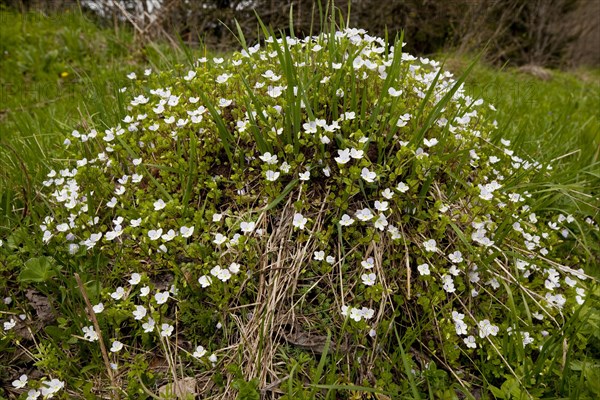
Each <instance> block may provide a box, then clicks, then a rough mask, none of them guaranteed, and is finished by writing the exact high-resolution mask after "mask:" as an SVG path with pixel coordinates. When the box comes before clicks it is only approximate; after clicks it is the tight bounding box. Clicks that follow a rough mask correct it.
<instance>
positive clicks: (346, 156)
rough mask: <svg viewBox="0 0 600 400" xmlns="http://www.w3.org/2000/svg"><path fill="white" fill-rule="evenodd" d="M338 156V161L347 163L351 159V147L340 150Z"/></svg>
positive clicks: (336, 158)
mask: <svg viewBox="0 0 600 400" xmlns="http://www.w3.org/2000/svg"><path fill="white" fill-rule="evenodd" d="M337 152H338V157H335V162H337V163H338V164H346V163H347V162H348V161H350V150H349V149H345V150H338V151H337Z"/></svg>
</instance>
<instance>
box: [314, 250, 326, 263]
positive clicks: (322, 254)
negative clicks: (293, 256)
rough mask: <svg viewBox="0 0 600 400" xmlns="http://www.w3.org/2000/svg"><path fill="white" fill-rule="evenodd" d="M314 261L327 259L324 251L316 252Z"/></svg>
mask: <svg viewBox="0 0 600 400" xmlns="http://www.w3.org/2000/svg"><path fill="white" fill-rule="evenodd" d="M313 259H315V260H316V261H323V260H324V259H325V252H324V251H323V250H321V251H315V253H314V254H313Z"/></svg>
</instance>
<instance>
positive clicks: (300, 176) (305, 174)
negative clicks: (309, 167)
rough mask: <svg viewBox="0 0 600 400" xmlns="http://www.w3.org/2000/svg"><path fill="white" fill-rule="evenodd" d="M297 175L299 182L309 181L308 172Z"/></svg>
mask: <svg viewBox="0 0 600 400" xmlns="http://www.w3.org/2000/svg"><path fill="white" fill-rule="evenodd" d="M298 175H299V178H300V180H301V181H307V180H309V179H310V171H305V172H301V173H300V174H298Z"/></svg>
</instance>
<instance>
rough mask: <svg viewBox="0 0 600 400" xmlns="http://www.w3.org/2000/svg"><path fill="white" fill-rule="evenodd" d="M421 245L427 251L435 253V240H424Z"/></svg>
mask: <svg viewBox="0 0 600 400" xmlns="http://www.w3.org/2000/svg"><path fill="white" fill-rule="evenodd" d="M423 246H424V247H425V251H429V252H432V253H435V252H436V251H437V249H438V248H437V244H436V243H435V240H433V239H429V240H426V241H424V242H423Z"/></svg>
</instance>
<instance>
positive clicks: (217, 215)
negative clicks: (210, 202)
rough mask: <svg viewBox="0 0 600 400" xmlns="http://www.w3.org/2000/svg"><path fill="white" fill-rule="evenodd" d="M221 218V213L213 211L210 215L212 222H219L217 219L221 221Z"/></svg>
mask: <svg viewBox="0 0 600 400" xmlns="http://www.w3.org/2000/svg"><path fill="white" fill-rule="evenodd" d="M221 218H223V214H217V213H215V214H213V216H212V221H213V222H219V221H221Z"/></svg>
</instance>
